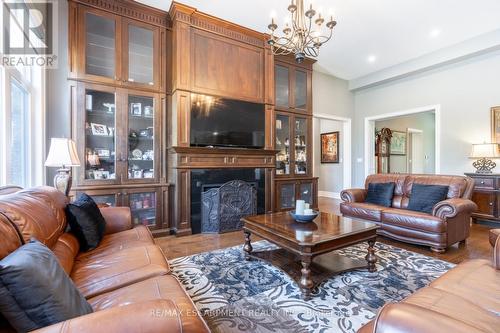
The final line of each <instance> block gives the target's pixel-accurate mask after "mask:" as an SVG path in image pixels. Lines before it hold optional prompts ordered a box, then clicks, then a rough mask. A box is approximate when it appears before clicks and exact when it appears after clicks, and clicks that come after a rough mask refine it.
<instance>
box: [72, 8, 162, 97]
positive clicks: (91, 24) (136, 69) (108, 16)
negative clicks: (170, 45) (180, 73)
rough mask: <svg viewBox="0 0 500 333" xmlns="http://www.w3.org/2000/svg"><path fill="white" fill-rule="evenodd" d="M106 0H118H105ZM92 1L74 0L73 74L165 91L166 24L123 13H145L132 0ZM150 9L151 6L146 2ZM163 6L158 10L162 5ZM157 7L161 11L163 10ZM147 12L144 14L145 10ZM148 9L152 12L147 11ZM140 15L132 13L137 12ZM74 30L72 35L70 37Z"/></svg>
mask: <svg viewBox="0 0 500 333" xmlns="http://www.w3.org/2000/svg"><path fill="white" fill-rule="evenodd" d="M101 2H102V3H103V4H105V3H107V2H110V3H113V4H115V2H116V1H110V0H108V1H101ZM94 3H95V2H94V1H90V0H89V1H86V0H80V1H78V0H76V1H74V2H73V1H72V2H70V16H72V17H71V19H70V51H71V55H70V60H71V61H70V77H71V78H73V79H77V80H85V81H89V82H96V83H104V84H112V85H117V86H123V87H129V88H133V89H145V90H152V91H161V92H163V91H165V89H166V77H167V76H166V73H167V70H168V69H167V68H166V67H167V66H166V64H167V62H166V61H165V53H166V47H167V46H166V43H167V37H166V35H167V30H166V27H165V26H162V24H167V16H166V13H164V15H165V18H164V22H162V23H161V24H160V22H158V21H157V20H137V19H133V18H130V17H127V16H126V15H125V14H123V15H120V13H121V12H122V11H124V12H125V11H126V10H127V8H129V6H132V8H130V9H129V13H130V14H134V9H135V12H136V13H138V14H139V13H143V11H144V9H141V7H140V6H138V5H137V4H134V3H133V2H130V1H121V2H119V3H120V4H121V6H120V4H115V6H114V8H113V10H112V11H108V10H109V7H103V8H96V7H94V6H92V5H93V4H94ZM148 10H153V9H152V8H151V9H150V8H148ZM159 12H160V11H159ZM159 12H158V13H155V14H156V15H160V13H159ZM143 15H145V14H144V13H143ZM147 15H152V13H150V12H148V13H147ZM135 16H136V15H134V17H135ZM71 36H74V38H71Z"/></svg>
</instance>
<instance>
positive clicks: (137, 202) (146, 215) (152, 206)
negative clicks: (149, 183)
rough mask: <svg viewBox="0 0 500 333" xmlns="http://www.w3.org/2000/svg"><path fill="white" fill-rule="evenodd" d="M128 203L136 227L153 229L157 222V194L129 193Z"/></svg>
mask: <svg viewBox="0 0 500 333" xmlns="http://www.w3.org/2000/svg"><path fill="white" fill-rule="evenodd" d="M128 198H129V199H128V202H129V206H130V211H131V214H132V222H133V223H134V225H139V224H142V225H145V226H148V227H153V226H155V225H156V220H157V218H158V217H157V200H158V197H157V192H156V191H152V192H140V193H129V195H128Z"/></svg>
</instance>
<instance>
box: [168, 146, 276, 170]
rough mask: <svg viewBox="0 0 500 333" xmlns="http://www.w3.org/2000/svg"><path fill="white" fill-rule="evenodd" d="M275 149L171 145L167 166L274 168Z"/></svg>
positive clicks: (179, 167)
mask: <svg viewBox="0 0 500 333" xmlns="http://www.w3.org/2000/svg"><path fill="white" fill-rule="evenodd" d="M277 152H278V151H277V150H271V149H242V148H207V147H172V148H170V149H169V157H170V163H169V167H172V168H176V169H221V168H231V169H234V168H275V167H276V164H275V158H276V153H277Z"/></svg>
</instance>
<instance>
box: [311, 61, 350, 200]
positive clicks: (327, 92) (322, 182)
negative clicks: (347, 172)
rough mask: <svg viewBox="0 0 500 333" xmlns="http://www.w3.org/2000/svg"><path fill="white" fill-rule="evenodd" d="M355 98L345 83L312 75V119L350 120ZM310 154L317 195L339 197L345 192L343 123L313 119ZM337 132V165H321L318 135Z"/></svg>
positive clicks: (327, 76)
mask: <svg viewBox="0 0 500 333" xmlns="http://www.w3.org/2000/svg"><path fill="white" fill-rule="evenodd" d="M353 114H354V95H353V94H352V92H350V91H349V88H348V83H347V81H346V80H342V79H339V78H336V77H334V76H331V75H327V74H324V73H321V72H317V71H315V72H314V73H313V115H316V116H317V115H324V116H336V117H341V118H352V116H353ZM313 119H314V120H313V154H314V161H313V162H314V163H313V165H314V168H313V169H314V170H313V174H314V176H315V177H319V185H318V187H319V191H325V192H331V193H339V192H340V191H341V190H342V189H343V188H344V173H343V167H344V149H343V146H342V145H343V142H344V140H345V139H346V138H345V133H344V129H343V124H344V123H343V122H342V121H338V120H330V119H321V118H318V117H315V118H313ZM335 131H339V132H340V133H339V135H340V147H339V155H340V156H339V157H340V163H338V164H337V163H335V164H333V163H325V164H321V146H320V144H321V143H320V134H321V133H328V132H335Z"/></svg>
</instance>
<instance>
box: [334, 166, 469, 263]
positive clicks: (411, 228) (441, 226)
mask: <svg viewBox="0 0 500 333" xmlns="http://www.w3.org/2000/svg"><path fill="white" fill-rule="evenodd" d="M389 182H394V183H395V184H396V186H395V189H394V196H393V199H392V206H391V207H383V206H378V205H374V204H370V203H365V202H364V201H365V197H366V193H367V189H368V185H369V184H370V183H389ZM415 183H416V184H425V185H445V186H448V187H449V189H448V195H447V199H446V200H444V201H441V202H439V203H438V204H436V205H435V206H434V208H433V211H432V214H427V213H422V212H416V211H411V210H408V209H406V208H407V207H408V203H409V200H410V197H411V191H412V186H413V184H415ZM473 189H474V181H473V180H472V179H471V178H469V177H465V176H444V175H408V174H376V175H370V176H368V177H367V179H366V182H365V188H364V189H349V190H344V191H342V192H341V198H342V200H343V201H344V202H342V203H341V204H340V211H341V212H342V214H343V215H345V216H350V217H355V218H360V219H365V220H371V221H373V222H375V223H377V224H378V225H380V228H379V229H378V231H377V233H378V234H380V235H383V236H387V237H390V238H394V239H397V240H399V241H403V242H408V243H413V244H420V245H427V246H430V247H431V250H432V251H434V252H439V253H442V252H445V251H446V248H447V247H449V246H451V245H453V244H455V243H457V242H463V241H465V240H466V239H467V237H469V231H470V217H471V213H472V212H473V211H474V210H476V208H477V206H476V204H475V203H474V202H473V201H471V200H470V197H471V195H472V190H473Z"/></svg>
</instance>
